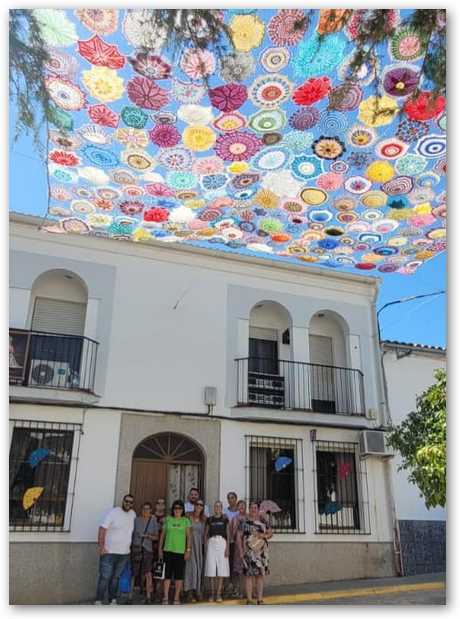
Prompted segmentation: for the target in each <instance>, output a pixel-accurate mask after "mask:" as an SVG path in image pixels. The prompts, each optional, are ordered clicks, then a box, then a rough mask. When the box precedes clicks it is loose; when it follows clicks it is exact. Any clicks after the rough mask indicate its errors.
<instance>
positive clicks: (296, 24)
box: [268, 9, 309, 46]
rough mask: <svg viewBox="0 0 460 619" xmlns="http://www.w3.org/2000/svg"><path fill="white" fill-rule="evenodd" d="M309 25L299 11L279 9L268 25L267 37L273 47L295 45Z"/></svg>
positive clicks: (306, 18) (305, 17)
mask: <svg viewBox="0 0 460 619" xmlns="http://www.w3.org/2000/svg"><path fill="white" fill-rule="evenodd" d="M308 24H309V19H308V17H307V15H305V13H304V12H303V11H302V10H301V9H281V10H279V11H278V13H277V14H276V15H275V16H274V17H272V18H271V20H270V22H269V24H268V35H269V37H270V39H271V40H272V41H273V43H274V44H275V45H286V46H291V45H296V44H297V43H298V42H299V41H300V39H301V38H302V37H303V35H304V34H305V32H306V30H307V28H308Z"/></svg>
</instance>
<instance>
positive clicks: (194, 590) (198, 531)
mask: <svg viewBox="0 0 460 619" xmlns="http://www.w3.org/2000/svg"><path fill="white" fill-rule="evenodd" d="M187 516H188V518H190V522H191V541H192V543H191V547H192V550H191V553H190V560H189V561H187V563H186V565H185V581H184V591H185V592H186V593H188V598H189V601H191V602H199V601H200V600H201V589H202V582H203V555H204V529H205V525H206V516H205V513H204V501H203V500H202V499H198V501H197V502H196V503H195V506H194V509H193V512H189V513H188V514H187Z"/></svg>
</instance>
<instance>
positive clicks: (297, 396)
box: [289, 326, 311, 409]
mask: <svg viewBox="0 0 460 619" xmlns="http://www.w3.org/2000/svg"><path fill="white" fill-rule="evenodd" d="M308 336H309V329H308V327H306V326H302V327H296V326H293V327H292V329H291V349H292V360H293V361H294V362H296V363H293V364H292V372H291V374H290V380H289V389H290V400H291V402H293V406H292V408H300V409H305V408H310V406H311V405H310V399H311V398H310V372H309V366H308V365H304V364H307V363H309V361H310V350H309V342H308Z"/></svg>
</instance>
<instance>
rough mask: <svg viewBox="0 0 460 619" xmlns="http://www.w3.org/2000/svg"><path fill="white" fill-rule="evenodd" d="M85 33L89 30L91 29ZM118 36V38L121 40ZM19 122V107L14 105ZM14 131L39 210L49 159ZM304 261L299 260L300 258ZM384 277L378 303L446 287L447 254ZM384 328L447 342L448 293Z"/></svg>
mask: <svg viewBox="0 0 460 619" xmlns="http://www.w3.org/2000/svg"><path fill="white" fill-rule="evenodd" d="M84 36H85V38H87V37H88V36H89V34H88V32H86V33H85V35H84ZM117 42H118V41H117ZM11 116H12V119H11V123H10V128H11V124H12V123H14V108H12V109H11ZM12 135H13V132H12V131H11V132H10V170H9V183H10V205H9V208H10V210H13V211H16V212H22V213H28V214H34V215H39V216H45V214H46V211H47V179H46V169H45V165H44V163H43V162H42V161H41V160H40V158H39V155H38V154H37V153H36V151H35V149H34V147H33V144H32V140H31V139H30V138H28V137H23V138H21V139H20V140H19V141H18V142H17V143H16V144H12ZM296 264H298V262H296ZM379 275H380V277H381V279H382V285H381V291H380V296H379V300H378V308H380V307H381V306H382V305H383V304H385V303H387V302H389V301H393V300H396V299H401V298H405V297H408V296H412V295H418V294H427V293H432V292H435V291H439V290H444V289H445V286H446V256H445V254H441V255H437V256H436V257H435V258H433V259H431V260H429V261H428V262H426V263H424V264H423V265H422V266H421V267H419V268H418V269H417V271H416V272H415V274H413V275H399V274H394V273H391V274H386V275H384V274H379ZM380 323H381V332H382V337H383V338H384V339H391V340H399V341H404V342H415V343H419V344H425V345H433V346H445V343H446V333H445V331H446V297H445V295H441V296H437V297H429V298H426V299H420V300H416V301H410V302H407V303H402V304H399V305H396V306H392V307H389V308H386V309H385V310H383V312H382V314H381V317H380Z"/></svg>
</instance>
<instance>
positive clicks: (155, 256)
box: [10, 215, 397, 604]
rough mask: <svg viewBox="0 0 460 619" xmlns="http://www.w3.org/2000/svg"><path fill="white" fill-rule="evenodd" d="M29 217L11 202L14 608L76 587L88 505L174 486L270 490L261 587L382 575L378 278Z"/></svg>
mask: <svg viewBox="0 0 460 619" xmlns="http://www.w3.org/2000/svg"><path fill="white" fill-rule="evenodd" d="M39 223H40V220H39V219H38V218H34V217H29V216H21V215H13V216H12V225H11V252H12V253H11V259H10V268H11V280H10V281H11V283H10V301H11V307H10V383H11V388H10V400H11V414H10V423H11V435H10V441H11V448H10V459H11V472H10V492H11V498H10V531H11V533H10V536H11V537H10V539H11V544H10V582H11V584H10V587H11V601H12V602H13V603H16V604H20V603H41V604H45V603H55V604H56V603H58V604H59V603H64V602H66V603H70V602H76V601H81V600H89V599H91V598H93V597H94V592H95V581H96V574H97V564H98V555H97V549H96V535H97V528H98V525H99V523H100V521H101V518H102V516H103V514H104V512H105V511H106V510H107V509H108V508H110V507H111V506H112V505H113V504H114V503H118V502H119V501H120V498H121V497H122V495H123V494H124V493H126V492H127V491H129V490H130V491H131V492H133V493H134V495H135V497H136V504H137V506H139V505H140V504H141V503H142V501H144V500H145V499H150V500H155V499H156V498H157V497H159V496H165V497H166V498H167V501H168V503H171V501H172V500H173V499H174V498H176V497H184V495H185V494H186V492H187V490H188V489H189V487H190V486H192V485H198V486H199V487H200V488H201V490H202V493H203V495H204V496H205V499H206V501H207V502H208V503H209V504H212V503H213V501H214V500H216V499H217V498H223V499H224V498H225V495H226V493H227V492H228V491H230V490H235V491H236V492H237V493H238V496H239V497H244V498H246V499H247V500H250V499H258V500H261V499H271V500H273V501H275V502H276V503H277V504H278V505H279V507H280V508H281V512H279V513H276V514H271V516H270V517H271V520H272V525H273V526H274V529H275V535H274V537H273V540H272V541H271V544H270V554H271V574H270V577H269V582H270V583H273V584H275V583H278V584H280V583H298V582H318V581H327V580H338V579H344V578H366V577H379V576H390V575H393V574H395V572H396V569H397V568H396V561H395V555H394V551H393V530H394V522H393V506H392V497H391V490H390V488H391V460H389V459H388V458H387V456H386V454H385V453H384V451H383V449H382V445H383V441H382V440H381V439H383V434H382V432H381V431H380V430H379V428H380V427H381V426H382V425H384V424H385V423H386V421H387V419H386V418H385V405H384V385H383V377H382V372H381V363H380V351H379V345H378V329H377V322H376V313H375V301H376V297H377V292H378V284H379V281H378V280H377V279H375V278H372V277H368V276H363V275H360V274H344V273H340V272H334V271H332V270H330V271H327V270H322V269H318V268H314V267H310V266H308V265H306V264H305V265H298V266H297V265H291V264H286V263H281V262H274V261H271V260H264V259H256V258H252V257H246V256H241V255H230V254H226V253H223V252H211V251H209V250H204V249H199V248H193V247H190V246H181V245H177V244H175V245H167V244H161V243H158V242H156V243H152V244H148V245H147V244H135V243H132V242H129V243H128V242H123V241H122V240H108V239H104V238H95V237H90V236H78V235H66V234H63V235H58V234H55V235H52V234H46V233H44V232H40V231H39V229H38V225H39ZM206 388H208V389H206ZM364 438H365V439H366V440H365V441H364V440H363V439H364ZM365 445H369V447H368V448H366V447H365ZM369 452H372V454H373V455H369ZM31 488H33V490H31ZM42 489H43V490H42ZM34 501H36V502H35V503H34Z"/></svg>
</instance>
